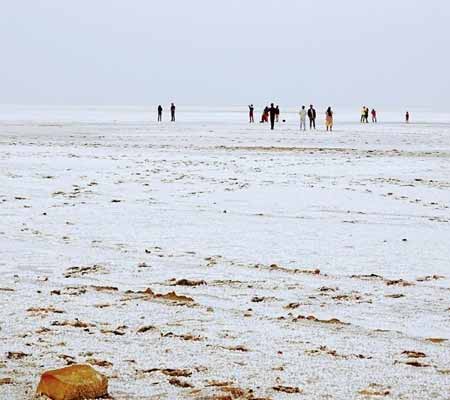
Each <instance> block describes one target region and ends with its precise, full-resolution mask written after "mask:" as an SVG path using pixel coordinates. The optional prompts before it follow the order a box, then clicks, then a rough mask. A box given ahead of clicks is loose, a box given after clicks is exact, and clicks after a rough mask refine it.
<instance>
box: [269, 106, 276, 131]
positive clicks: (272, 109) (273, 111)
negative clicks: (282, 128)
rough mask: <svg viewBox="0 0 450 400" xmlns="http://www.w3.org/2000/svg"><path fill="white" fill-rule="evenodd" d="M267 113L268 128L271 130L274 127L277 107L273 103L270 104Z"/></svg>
mask: <svg viewBox="0 0 450 400" xmlns="http://www.w3.org/2000/svg"><path fill="white" fill-rule="evenodd" d="M269 115H270V129H272V130H273V129H274V128H275V119H276V117H277V109H276V107H275V106H274V104H273V103H272V104H270V108H269Z"/></svg>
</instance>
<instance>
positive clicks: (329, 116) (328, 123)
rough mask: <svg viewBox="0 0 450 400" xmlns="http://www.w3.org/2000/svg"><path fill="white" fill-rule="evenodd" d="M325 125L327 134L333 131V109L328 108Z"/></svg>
mask: <svg viewBox="0 0 450 400" xmlns="http://www.w3.org/2000/svg"><path fill="white" fill-rule="evenodd" d="M325 125H326V126H327V132H328V131H330V132H332V131H333V111H331V107H328V108H327V111H326V113H325Z"/></svg>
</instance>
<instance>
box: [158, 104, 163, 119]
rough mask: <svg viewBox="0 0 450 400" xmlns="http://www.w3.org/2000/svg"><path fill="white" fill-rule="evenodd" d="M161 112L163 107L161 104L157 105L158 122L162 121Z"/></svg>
mask: <svg viewBox="0 0 450 400" xmlns="http://www.w3.org/2000/svg"><path fill="white" fill-rule="evenodd" d="M162 112H163V108H162V106H161V104H160V105H159V106H158V122H161V121H162Z"/></svg>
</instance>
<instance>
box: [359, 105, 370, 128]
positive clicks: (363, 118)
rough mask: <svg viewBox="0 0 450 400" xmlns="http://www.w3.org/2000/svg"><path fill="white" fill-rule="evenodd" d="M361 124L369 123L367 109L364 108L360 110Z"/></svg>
mask: <svg viewBox="0 0 450 400" xmlns="http://www.w3.org/2000/svg"><path fill="white" fill-rule="evenodd" d="M361 123H362V124H364V123H366V124H368V123H369V107H366V106H364V107H363V108H362V110H361Z"/></svg>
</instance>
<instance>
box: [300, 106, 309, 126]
mask: <svg viewBox="0 0 450 400" xmlns="http://www.w3.org/2000/svg"><path fill="white" fill-rule="evenodd" d="M299 114H300V130H302V129H303V130H304V131H306V114H307V112H306V107H305V106H302V109H301V110H300V112H299Z"/></svg>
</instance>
